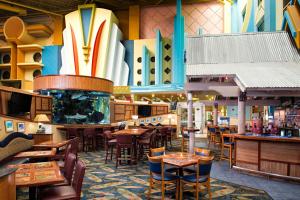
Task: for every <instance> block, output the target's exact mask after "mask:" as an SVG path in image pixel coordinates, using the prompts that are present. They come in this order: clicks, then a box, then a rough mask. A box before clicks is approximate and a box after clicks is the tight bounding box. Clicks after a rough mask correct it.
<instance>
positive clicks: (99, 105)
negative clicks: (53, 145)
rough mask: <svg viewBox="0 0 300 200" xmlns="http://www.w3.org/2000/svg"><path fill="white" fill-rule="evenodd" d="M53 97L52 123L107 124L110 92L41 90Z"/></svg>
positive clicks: (108, 121) (43, 93) (42, 92)
mask: <svg viewBox="0 0 300 200" xmlns="http://www.w3.org/2000/svg"><path fill="white" fill-rule="evenodd" d="M41 94H42V95H50V96H52V97H53V108H52V120H53V123H54V124H109V123H110V94H108V93H104V92H93V91H79V90H43V91H41Z"/></svg>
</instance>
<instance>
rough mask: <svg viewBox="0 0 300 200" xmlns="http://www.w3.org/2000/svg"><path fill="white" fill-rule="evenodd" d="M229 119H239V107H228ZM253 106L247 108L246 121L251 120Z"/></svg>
mask: <svg viewBox="0 0 300 200" xmlns="http://www.w3.org/2000/svg"><path fill="white" fill-rule="evenodd" d="M227 117H233V118H238V107H237V106H227ZM250 117H251V106H246V120H251V119H250Z"/></svg>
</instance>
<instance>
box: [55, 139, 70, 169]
mask: <svg viewBox="0 0 300 200" xmlns="http://www.w3.org/2000/svg"><path fill="white" fill-rule="evenodd" d="M71 148H72V147H71V144H70V143H69V144H67V147H66V150H65V155H64V159H63V160H60V161H58V162H57V164H58V166H59V167H60V168H61V170H62V171H63V170H64V168H65V161H66V160H67V157H68V155H69V154H70V152H71Z"/></svg>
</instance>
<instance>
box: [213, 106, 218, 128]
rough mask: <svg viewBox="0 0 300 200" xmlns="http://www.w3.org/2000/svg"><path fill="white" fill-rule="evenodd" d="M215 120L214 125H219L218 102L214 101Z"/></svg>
mask: <svg viewBox="0 0 300 200" xmlns="http://www.w3.org/2000/svg"><path fill="white" fill-rule="evenodd" d="M213 121H214V125H215V126H217V125H218V104H217V103H214V107H213Z"/></svg>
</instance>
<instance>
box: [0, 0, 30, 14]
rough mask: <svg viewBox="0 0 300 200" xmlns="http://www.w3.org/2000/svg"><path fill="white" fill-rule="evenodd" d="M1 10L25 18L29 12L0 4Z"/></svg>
mask: <svg viewBox="0 0 300 200" xmlns="http://www.w3.org/2000/svg"><path fill="white" fill-rule="evenodd" d="M0 10H5V11H9V12H13V13H17V14H18V15H21V16H25V15H27V10H26V9H23V8H19V7H16V6H11V5H8V4H5V3H0Z"/></svg>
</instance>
